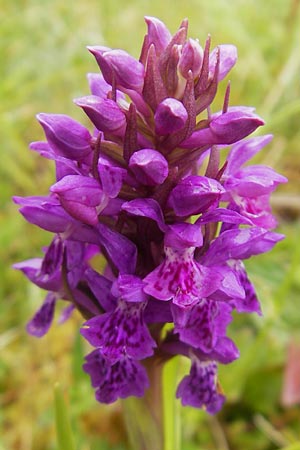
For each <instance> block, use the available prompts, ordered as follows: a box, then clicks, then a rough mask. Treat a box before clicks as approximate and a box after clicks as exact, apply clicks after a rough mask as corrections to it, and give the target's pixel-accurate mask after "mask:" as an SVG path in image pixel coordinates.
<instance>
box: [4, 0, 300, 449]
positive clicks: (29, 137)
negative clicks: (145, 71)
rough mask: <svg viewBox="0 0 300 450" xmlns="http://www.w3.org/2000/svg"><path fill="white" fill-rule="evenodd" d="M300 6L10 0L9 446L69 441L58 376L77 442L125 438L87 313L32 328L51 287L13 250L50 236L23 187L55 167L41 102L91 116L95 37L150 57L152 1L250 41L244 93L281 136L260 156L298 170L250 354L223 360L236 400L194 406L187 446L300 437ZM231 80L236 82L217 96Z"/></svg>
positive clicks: (253, 271) (237, 327)
mask: <svg viewBox="0 0 300 450" xmlns="http://www.w3.org/2000/svg"><path fill="white" fill-rule="evenodd" d="M299 9H300V6H299V1H298V0H272V1H266V2H261V1H260V0H247V1H246V0H232V1H230V2H229V1H226V0H210V1H204V0H187V1H186V2H185V3H183V2H182V1H179V0H173V1H171V0H165V1H162V0H151V1H150V0H140V1H138V0H127V1H126V2H125V1H121V0H110V1H109V0H97V1H96V0H86V1H85V2H82V1H78V0H75V1H74V0H73V1H71V0H64V2H62V1H59V0H27V1H26V0H11V1H5V0H0V74H1V78H0V141H1V163H0V186H1V190H0V202H1V203H0V206H1V209H0V277H1V282H0V300H1V301H0V330H1V335H0V352H1V353H0V355H1V356H0V450H11V449H12V450H15V449H16V450H52V449H56V448H57V444H56V439H55V430H54V417H53V415H54V406H53V386H54V384H55V382H56V381H59V382H60V383H61V385H62V387H63V389H64V392H65V393H66V398H67V401H68V404H69V408H70V415H71V418H72V424H73V428H74V436H75V440H76V446H77V448H78V449H80V450H106V449H115V450H116V449H119V450H120V449H125V448H126V447H125V444H124V436H125V435H124V427H123V424H122V420H121V416H120V411H119V405H118V404H117V405H113V406H109V407H107V406H101V405H99V404H96V402H95V401H94V397H93V391H92V389H91V387H90V385H89V380H88V378H87V377H86V376H85V375H84V374H83V373H82V371H81V364H82V357H83V356H82V355H83V353H84V351H85V350H84V348H83V342H82V341H81V339H80V337H78V327H79V324H80V317H79V316H76V315H75V316H74V317H73V318H72V320H70V321H69V322H68V323H67V324H65V325H64V326H63V327H60V326H59V325H54V326H53V327H52V330H51V331H50V333H49V334H48V335H47V336H45V337H44V338H43V339H41V340H37V339H34V338H32V337H29V336H27V335H26V332H25V324H26V322H27V320H28V319H29V318H30V317H31V315H32V314H33V312H34V311H35V309H36V307H37V306H38V305H39V304H40V302H41V300H42V298H43V295H44V294H43V292H41V291H40V290H39V289H38V288H36V287H34V286H32V285H30V283H29V282H27V280H25V279H24V278H23V277H22V275H21V274H20V273H18V272H15V271H13V270H12V269H11V264H12V263H13V262H16V261H20V260H22V259H26V258H29V257H32V256H37V255H40V249H41V247H42V246H43V245H47V244H48V243H49V241H50V236H49V235H48V234H47V233H46V232H43V231H40V230H38V229H36V228H35V227H33V226H31V225H29V224H26V223H25V221H24V220H23V219H22V217H21V216H20V215H19V214H18V213H17V208H16V206H15V205H14V204H12V202H11V196H12V195H36V194H46V193H47V190H48V187H49V185H50V184H52V183H53V180H54V175H53V168H52V166H51V164H50V163H49V162H48V161H46V160H42V158H40V157H38V156H37V155H35V154H34V153H30V152H29V151H28V149H27V147H28V144H29V142H31V141H33V140H39V139H43V136H42V131H41V129H40V127H39V126H38V125H37V122H36V120H35V118H34V116H35V114H37V113H38V112H49V113H64V114H69V115H71V116H72V117H74V118H77V119H78V120H81V121H84V120H85V119H84V117H83V115H82V113H81V111H80V110H79V109H78V108H77V107H76V106H75V105H74V104H73V102H72V99H73V98H74V97H77V96H82V95H86V93H87V92H88V87H87V81H86V77H85V74H86V72H93V71H97V66H96V64H95V62H94V60H93V57H92V56H91V55H90V54H89V52H88V51H87V50H86V49H85V47H86V45H95V44H99V45H107V46H110V47H121V48H124V49H126V50H127V51H128V52H130V53H131V54H133V55H134V56H136V57H138V56H139V49H140V45H141V42H142V38H143V35H144V34H145V29H146V27H145V24H144V22H143V16H144V15H154V16H157V17H159V18H161V19H162V20H163V21H164V22H165V23H166V24H167V25H168V27H169V28H170V30H171V31H172V32H175V30H176V29H177V27H178V25H179V24H180V22H181V20H182V18H184V17H188V18H189V21H190V29H189V30H190V31H189V35H190V36H191V37H194V38H196V37H198V38H199V40H200V42H201V43H202V44H203V43H204V41H205V38H206V36H207V34H208V33H210V34H211V36H212V42H213V45H214V46H215V45H217V44H220V43H233V44H235V45H236V46H237V47H238V52H239V60H238V63H237V65H236V67H235V68H234V69H233V71H232V73H231V74H230V79H231V83H232V95H231V104H232V105H234V104H236V105H239V104H244V105H251V106H256V108H257V112H258V114H260V115H262V116H263V117H264V119H265V120H266V123H267V125H266V126H265V127H264V130H262V131H261V132H272V133H273V134H274V136H275V137H274V141H273V143H272V144H271V145H269V146H268V148H267V149H266V150H265V151H264V153H263V154H262V156H261V162H263V163H265V164H269V165H271V166H272V167H274V168H275V169H276V170H278V171H280V172H281V173H283V174H284V175H286V176H288V177H289V179H290V183H289V184H288V185H286V186H283V187H281V188H280V189H279V190H278V192H277V193H276V194H275V195H274V209H275V212H276V214H277V216H278V219H279V222H280V226H279V231H280V232H283V233H285V234H286V240H285V241H283V242H282V243H280V244H279V245H278V246H277V247H276V249H274V250H273V251H272V252H271V253H270V254H267V255H263V256H259V257H256V258H254V259H253V260H251V261H249V262H248V264H247V267H248V270H249V274H250V277H251V279H252V280H253V281H254V283H255V284H256V287H257V291H258V293H259V296H260V299H261V302H262V308H263V312H264V316H263V318H257V317H252V316H251V317H245V316H242V315H241V316H237V317H236V318H235V321H234V324H232V325H231V327H230V330H231V336H232V337H233V338H234V339H235V341H236V342H237V344H238V346H239V348H240V350H241V358H240V360H239V361H237V362H235V363H234V364H232V365H230V366H228V367H223V368H221V371H220V377H221V382H222V385H223V387H224V389H225V391H226V394H227V397H228V402H227V404H226V406H225V408H224V409H223V411H222V412H221V413H220V414H219V415H218V417H214V418H211V417H207V416H206V414H204V413H203V412H202V411H195V410H192V409H189V408H183V409H182V411H181V413H182V421H183V450H196V449H204V450H210V449H217V450H228V449H230V450H252V449H253V450H273V449H284V450H299V449H300V408H299V400H300V387H299V385H300V374H299V372H298V373H296V374H295V376H294V384H295V392H294V395H293V399H294V402H293V404H291V405H289V406H284V405H283V404H282V401H281V398H282V391H283V389H286V383H285V382H284V373H285V370H287V367H289V369H291V368H293V360H292V361H288V358H287V355H288V348H291V346H293V348H295V349H296V352H298V353H297V354H298V359H300V350H299V342H300V331H299V330H300V308H299V295H300V282H299V280H300V246H299V231H300V221H299V214H300V201H299V192H300V190H299V174H300V158H299V145H300V144H299V142H300V127H299V123H300V120H299V119H300V56H299V45H300V15H299ZM224 89H225V83H224V85H222V86H221V87H220V92H219V96H218V98H217V100H216V103H215V105H216V106H215V109H217V108H218V105H219V104H220V102H221V99H222V94H223V93H224ZM296 358H297V356H296ZM294 363H295V358H294ZM297 386H298V388H297ZM289 387H290V386H289ZM297 402H298V403H297ZM153 450H155V449H153Z"/></svg>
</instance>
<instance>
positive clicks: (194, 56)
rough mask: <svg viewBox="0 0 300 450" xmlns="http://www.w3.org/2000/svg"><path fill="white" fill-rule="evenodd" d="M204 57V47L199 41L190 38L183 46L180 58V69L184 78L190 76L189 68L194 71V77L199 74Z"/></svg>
mask: <svg viewBox="0 0 300 450" xmlns="http://www.w3.org/2000/svg"><path fill="white" fill-rule="evenodd" d="M202 58H203V49H202V47H201V45H200V44H199V42H198V41H196V40H195V39H189V40H188V41H187V42H186V43H185V44H184V46H183V49H182V54H181V56H180V59H179V63H178V69H179V72H180V73H181V75H182V76H183V77H184V78H188V73H189V70H191V71H192V72H193V76H194V78H196V77H197V75H199V73H200V70H201V66H202Z"/></svg>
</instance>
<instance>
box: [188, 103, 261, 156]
mask: <svg viewBox="0 0 300 450" xmlns="http://www.w3.org/2000/svg"><path fill="white" fill-rule="evenodd" d="M261 125H264V121H263V120H262V119H261V118H260V117H259V116H257V115H256V114H253V113H252V112H251V111H250V109H249V108H244V107H241V108H238V107H234V108H229V109H228V111H227V112H226V113H224V114H215V115H214V116H213V117H212V118H211V121H210V123H209V127H208V128H202V129H200V130H197V131H195V132H194V133H193V134H192V135H191V136H190V137H189V138H188V139H186V140H185V141H184V142H182V143H181V144H180V146H181V147H183V148H195V147H201V146H205V145H215V144H220V145H229V144H233V143H234V142H237V141H239V140H240V139H243V138H244V137H246V136H248V135H249V134H251V133H253V131H255V130H256V128H258V127H260V126H261Z"/></svg>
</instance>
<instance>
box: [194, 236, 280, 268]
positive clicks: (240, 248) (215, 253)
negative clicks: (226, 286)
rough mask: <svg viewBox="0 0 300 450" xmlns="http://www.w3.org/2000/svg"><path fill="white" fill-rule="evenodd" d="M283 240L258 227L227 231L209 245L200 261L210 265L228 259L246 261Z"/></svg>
mask: <svg viewBox="0 0 300 450" xmlns="http://www.w3.org/2000/svg"><path fill="white" fill-rule="evenodd" d="M283 238H284V236H283V235H282V234H279V233H273V232H272V231H268V230H265V229H264V228H259V227H251V228H242V229H233V230H227V231H224V232H223V233H221V234H220V236H219V237H218V238H217V239H216V240H215V241H213V242H212V243H211V245H210V247H209V249H208V251H207V253H206V254H205V256H204V257H203V258H202V261H204V262H205V264H207V265H212V264H219V263H222V262H225V261H227V260H229V259H247V258H250V256H253V255H259V254H260V253H264V252H267V251H269V250H271V248H273V246H274V245H275V244H276V243H277V242H279V241H281V240H282V239H283Z"/></svg>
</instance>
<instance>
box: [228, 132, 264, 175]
mask: <svg viewBox="0 0 300 450" xmlns="http://www.w3.org/2000/svg"><path fill="white" fill-rule="evenodd" d="M272 138H273V136H272V135H271V134H266V135H265V136H255V137H252V138H250V139H247V140H243V141H241V142H238V143H237V144H235V145H234V146H233V147H232V149H231V150H230V152H229V154H228V157H227V166H226V169H225V172H224V174H225V175H227V174H234V173H235V172H237V171H238V170H239V169H240V167H241V166H242V165H243V164H245V162H247V161H248V160H249V159H251V158H253V156H255V155H256V154H257V153H258V152H259V151H260V150H261V149H262V148H263V147H264V146H266V145H267V144H269V142H270V141H271V140H272Z"/></svg>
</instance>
